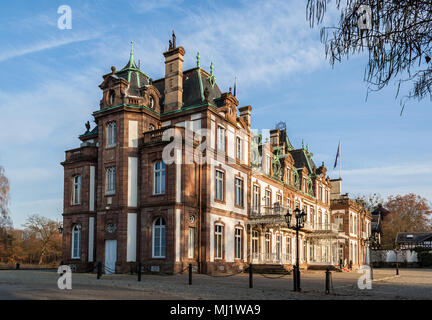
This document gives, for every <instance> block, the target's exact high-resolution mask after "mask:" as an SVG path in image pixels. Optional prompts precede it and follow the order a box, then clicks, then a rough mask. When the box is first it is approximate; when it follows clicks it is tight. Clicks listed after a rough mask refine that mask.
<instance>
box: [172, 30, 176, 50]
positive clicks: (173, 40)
mask: <svg viewBox="0 0 432 320" xmlns="http://www.w3.org/2000/svg"><path fill="white" fill-rule="evenodd" d="M172 45H173V49H175V48H176V35H175V33H174V30H173V31H172Z"/></svg>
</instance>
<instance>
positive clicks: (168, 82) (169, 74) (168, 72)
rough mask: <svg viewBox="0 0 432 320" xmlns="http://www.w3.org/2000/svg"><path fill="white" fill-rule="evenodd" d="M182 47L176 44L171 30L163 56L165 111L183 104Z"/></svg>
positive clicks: (183, 52) (172, 109) (183, 51)
mask: <svg viewBox="0 0 432 320" xmlns="http://www.w3.org/2000/svg"><path fill="white" fill-rule="evenodd" d="M185 53H186V52H185V50H184V49H183V47H177V46H176V38H175V34H174V31H173V39H172V42H171V40H170V45H169V49H168V51H167V52H164V54H163V55H164V56H165V102H164V105H165V110H164V111H165V112H169V111H174V110H179V109H181V107H182V105H183V56H184V55H185Z"/></svg>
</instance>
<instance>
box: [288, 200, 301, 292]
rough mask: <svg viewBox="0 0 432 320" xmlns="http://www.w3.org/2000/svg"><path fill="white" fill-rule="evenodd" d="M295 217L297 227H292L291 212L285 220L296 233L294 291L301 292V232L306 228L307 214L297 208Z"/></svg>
mask: <svg viewBox="0 0 432 320" xmlns="http://www.w3.org/2000/svg"><path fill="white" fill-rule="evenodd" d="M294 214H295V215H294V217H295V219H296V221H295V225H291V220H292V214H291V213H290V210H289V209H288V211H287V213H286V215H285V220H286V223H287V226H288V228H290V229H293V230H295V231H296V265H295V266H294V273H293V279H294V291H301V288H300V259H299V231H300V229H302V228H303V227H304V224H305V221H306V213H305V212H304V211H303V210H302V211H300V209H299V208H298V207H297V208H295V210H294Z"/></svg>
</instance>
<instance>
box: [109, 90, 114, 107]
mask: <svg viewBox="0 0 432 320" xmlns="http://www.w3.org/2000/svg"><path fill="white" fill-rule="evenodd" d="M114 101H115V91H114V90H111V91H110V93H109V103H110V105H114Z"/></svg>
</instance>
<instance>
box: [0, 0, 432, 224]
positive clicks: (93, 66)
mask: <svg viewBox="0 0 432 320" xmlns="http://www.w3.org/2000/svg"><path fill="white" fill-rule="evenodd" d="M64 4H66V5H69V6H70V7H71V9H72V29H71V30H60V29H58V28H57V20H58V19H59V17H60V15H59V14H57V9H58V7H59V6H60V5H64ZM1 9H2V10H0V21H2V23H1V24H0V47H1V51H0V68H1V73H2V76H1V78H0V130H1V131H0V165H1V166H3V167H4V168H5V171H6V175H7V176H8V178H9V179H10V183H11V203H10V213H11V216H12V219H13V222H14V226H15V227H20V225H21V224H22V223H24V221H25V219H26V217H27V216H28V215H30V214H33V213H38V214H41V215H44V216H47V217H50V218H52V219H56V220H60V219H61V215H60V214H61V212H62V207H63V168H62V166H61V165H60V162H61V161H62V160H64V151H65V150H67V149H72V148H75V147H77V146H79V140H78V138H77V137H78V135H79V134H81V133H83V132H84V131H85V127H84V123H85V122H86V121H87V120H90V121H92V118H91V113H92V112H93V111H95V110H97V109H98V105H99V100H100V98H101V91H100V89H99V88H98V85H99V84H100V83H101V82H102V75H103V74H106V73H108V72H110V67H111V66H113V65H114V66H116V67H117V68H121V67H123V66H124V65H125V64H126V63H127V61H128V58H129V50H130V41H134V43H135V45H134V55H135V58H136V60H138V59H139V60H140V61H141V69H142V70H143V71H144V72H146V73H147V74H148V75H150V77H152V78H153V79H157V78H160V77H162V76H163V72H164V64H163V61H164V60H163V56H162V52H164V51H165V50H166V49H167V47H168V40H169V38H170V34H171V30H172V29H175V31H176V35H177V44H178V45H182V46H183V47H184V48H185V50H186V56H185V62H184V68H185V69H187V68H191V67H194V66H195V56H196V53H197V51H199V52H200V55H201V66H202V67H203V68H205V69H209V66H210V63H211V62H213V63H214V66H215V68H214V69H215V76H216V80H217V82H218V85H219V87H220V88H221V90H222V91H228V88H229V87H230V86H232V85H233V82H234V77H237V78H238V94H237V98H238V99H239V100H240V106H244V105H252V108H253V120H252V121H253V123H252V126H253V127H254V128H257V129H268V128H273V127H274V126H275V124H276V123H277V122H279V121H285V122H286V124H287V129H288V134H289V136H290V139H291V141H292V142H293V144H294V145H295V146H296V147H300V146H301V141H302V139H304V141H305V143H308V144H309V149H310V150H311V151H312V152H313V153H314V160H315V162H316V163H317V164H320V163H321V162H322V161H324V162H325V164H326V165H327V167H328V169H329V175H330V177H331V178H336V177H338V170H334V171H333V170H332V168H333V162H334V157H335V153H336V149H337V144H338V141H339V139H340V140H341V141H342V178H343V192H349V193H350V194H358V193H362V194H367V193H372V192H378V193H380V194H381V195H383V196H387V195H390V194H406V193H409V192H415V193H418V194H420V195H422V196H424V197H426V198H428V199H429V200H432V187H431V182H430V181H431V180H432V166H431V163H432V161H431V160H432V146H431V142H430V141H431V137H432V126H431V125H430V119H432V108H431V102H430V101H423V102H421V103H419V102H416V101H411V102H409V103H408V105H407V107H406V108H405V111H404V114H403V116H402V117H401V116H400V115H399V113H400V105H399V101H398V100H396V99H395V89H396V85H392V86H391V87H389V88H387V89H385V90H383V91H380V92H374V93H370V94H369V97H368V99H367V101H366V92H367V85H366V84H365V83H364V82H363V81H362V79H363V72H364V66H365V62H366V60H365V57H362V56H360V57H353V58H350V59H349V60H348V61H344V62H343V63H342V64H339V65H336V66H335V67H334V68H331V67H330V66H329V64H328V62H327V61H326V60H325V56H324V48H323V45H322V44H321V43H320V42H319V29H316V28H315V29H310V28H309V26H308V23H307V22H306V21H305V2H304V1H294V0H292V1H274V0H269V1H265V2H264V1H238V2H233V1H219V0H218V1H203V0H201V1H186V0H184V1H182V0H159V1H156V0H149V1H138V0H136V1H135V0H129V1H112V0H111V1H102V0H99V1H67V0H66V1H64V0H63V1H53V0H49V1H48V0H46V1H42V0H39V1H13V2H8V3H7V4H5V3H2V4H1ZM329 19H330V20H331V18H330V16H329ZM330 23H331V21H330Z"/></svg>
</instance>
